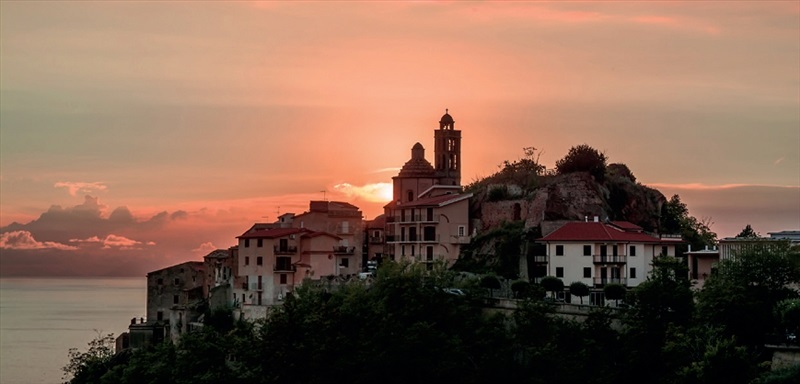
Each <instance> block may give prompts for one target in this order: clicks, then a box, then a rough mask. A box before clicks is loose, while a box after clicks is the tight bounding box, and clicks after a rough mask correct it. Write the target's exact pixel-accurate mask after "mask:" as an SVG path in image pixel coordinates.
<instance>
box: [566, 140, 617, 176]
mask: <svg viewBox="0 0 800 384" xmlns="http://www.w3.org/2000/svg"><path fill="white" fill-rule="evenodd" d="M606 160H607V159H606V155H605V154H604V153H602V152H600V151H598V150H596V149H594V148H592V147H590V146H588V145H586V144H581V145H578V146H575V147H572V148H570V149H569V152H568V153H567V155H566V156H564V158H563V159H561V160H558V161H556V170H558V173H559V174H561V175H563V174H567V173H573V172H588V173H589V174H591V175H592V176H594V178H595V180H597V181H600V182H602V181H603V180H604V178H605V173H606Z"/></svg>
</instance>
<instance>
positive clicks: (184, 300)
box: [130, 261, 206, 344]
mask: <svg viewBox="0 0 800 384" xmlns="http://www.w3.org/2000/svg"><path fill="white" fill-rule="evenodd" d="M205 278H206V270H205V266H204V264H203V262H201V261H188V262H185V263H181V264H177V265H173V266H171V267H167V268H163V269H159V270H157V271H153V272H150V273H148V274H147V321H146V322H145V327H138V328H146V327H151V326H154V327H161V326H163V327H164V328H166V336H167V337H169V338H171V339H172V340H173V341H174V340H177V339H178V338H179V337H180V335H182V334H183V333H185V332H188V331H189V323H190V322H193V321H195V320H197V318H198V317H199V316H200V315H201V313H200V311H199V309H200V308H199V306H200V304H201V303H202V302H203V301H204V299H205V296H204V288H205V286H206V283H205ZM132 326H133V325H132ZM130 329H131V334H132V335H133V332H134V330H133V329H132V328H130ZM131 341H132V344H134V340H133V338H132V340H131Z"/></svg>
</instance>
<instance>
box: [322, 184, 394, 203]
mask: <svg viewBox="0 0 800 384" xmlns="http://www.w3.org/2000/svg"><path fill="white" fill-rule="evenodd" d="M333 189H334V190H336V191H337V192H340V193H342V194H344V195H345V196H347V197H348V198H351V199H364V200H366V201H371V202H389V201H391V200H392V184H390V183H372V184H365V185H352V184H350V183H341V184H336V185H334V186H333Z"/></svg>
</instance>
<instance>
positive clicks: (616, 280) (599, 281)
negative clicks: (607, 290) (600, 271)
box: [594, 277, 628, 285]
mask: <svg viewBox="0 0 800 384" xmlns="http://www.w3.org/2000/svg"><path fill="white" fill-rule="evenodd" d="M594 284H595V285H606V284H622V285H627V284H628V279H626V278H624V277H595V278H594Z"/></svg>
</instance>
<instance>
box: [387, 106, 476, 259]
mask: <svg viewBox="0 0 800 384" xmlns="http://www.w3.org/2000/svg"><path fill="white" fill-rule="evenodd" d="M433 157H434V165H431V163H430V162H428V160H426V159H425V148H424V147H423V146H422V144H420V143H416V144H414V146H413V147H412V148H411V159H409V160H408V161H407V162H406V163H405V164H404V165H403V167H402V168H401V169H400V172H399V173H398V174H397V176H395V177H393V178H392V196H393V198H392V201H391V202H390V203H389V204H387V205H386V206H385V207H384V212H385V213H384V216H385V217H384V219H385V222H386V225H385V230H384V233H385V236H386V242H385V248H384V254H385V255H386V256H387V257H389V258H391V259H393V260H412V261H418V262H426V263H432V262H435V261H445V262H447V263H450V264H452V262H454V261H455V260H456V259H457V258H458V255H459V253H460V247H461V245H463V244H466V243H468V242H469V233H470V228H469V217H468V216H469V198H470V197H471V196H472V194H464V193H462V191H461V190H462V188H461V131H459V130H456V129H455V121H454V120H453V117H452V116H450V114H449V113H445V114H444V115H443V116H442V118H441V119H440V120H439V129H437V130H434V156H433Z"/></svg>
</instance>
